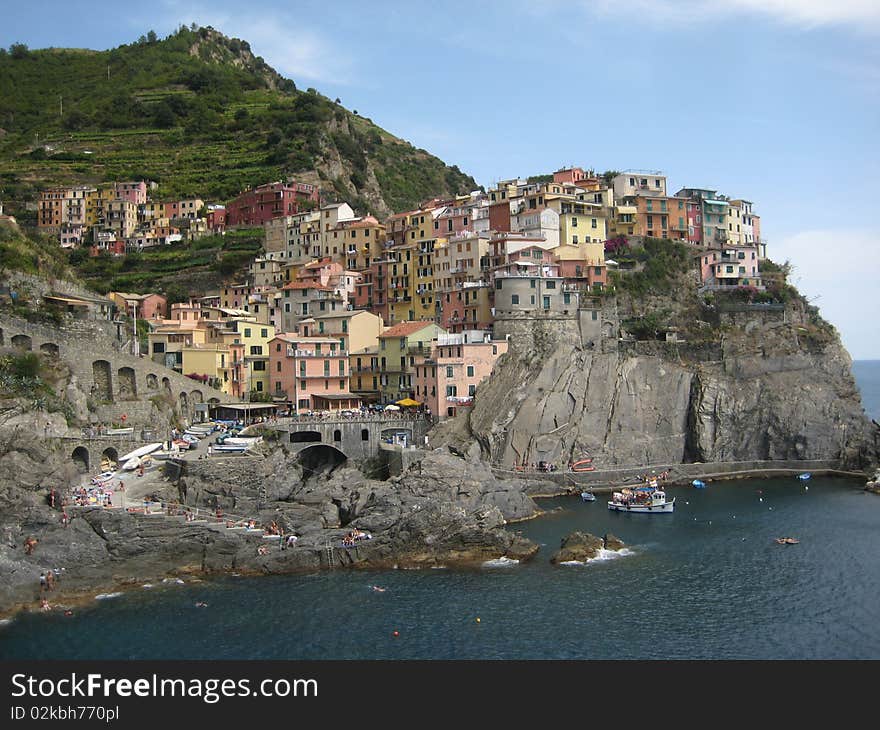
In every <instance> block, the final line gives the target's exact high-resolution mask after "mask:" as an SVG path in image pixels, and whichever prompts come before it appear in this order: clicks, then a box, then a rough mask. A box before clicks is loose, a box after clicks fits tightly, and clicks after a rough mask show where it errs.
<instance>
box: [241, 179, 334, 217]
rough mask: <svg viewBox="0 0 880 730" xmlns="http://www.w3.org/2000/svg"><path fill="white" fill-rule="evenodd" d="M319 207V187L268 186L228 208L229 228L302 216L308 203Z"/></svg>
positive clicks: (243, 197)
mask: <svg viewBox="0 0 880 730" xmlns="http://www.w3.org/2000/svg"><path fill="white" fill-rule="evenodd" d="M306 202H308V203H312V204H314V205H318V204H319V202H320V198H319V195H318V188H316V187H315V186H314V185H307V184H305V183H282V182H275V183H267V184H266V185H260V186H258V187H256V188H253V189H251V190H248V191H246V192H244V193H242V194H241V195H239V196H238V197H237V198H235V199H234V200H232V201H231V202H230V203H229V204H228V205H227V206H226V225H227V226H229V227H230V228H232V227H234V226H262V225H263V224H264V223H265V222H266V221H269V220H272V219H273V218H283V217H284V216H287V215H294V214H296V213H299V212H300V211H301V210H303V209H304V208H305V207H309V206H304V205H303V204H304V203H306Z"/></svg>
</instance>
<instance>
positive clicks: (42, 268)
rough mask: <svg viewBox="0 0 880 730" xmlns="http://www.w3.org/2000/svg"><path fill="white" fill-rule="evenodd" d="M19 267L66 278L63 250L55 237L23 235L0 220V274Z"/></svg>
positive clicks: (44, 274)
mask: <svg viewBox="0 0 880 730" xmlns="http://www.w3.org/2000/svg"><path fill="white" fill-rule="evenodd" d="M6 271H20V272H23V273H25V274H41V275H43V276H47V277H55V278H70V277H71V275H72V274H71V270H70V267H69V266H68V260H67V254H66V252H65V251H63V250H62V249H61V248H60V247H59V246H58V239H57V238H52V237H49V236H38V235H25V234H24V233H22V232H21V231H20V230H19V229H18V228H16V227H14V226H11V225H5V224H2V223H0V274H2V273H3V272H6Z"/></svg>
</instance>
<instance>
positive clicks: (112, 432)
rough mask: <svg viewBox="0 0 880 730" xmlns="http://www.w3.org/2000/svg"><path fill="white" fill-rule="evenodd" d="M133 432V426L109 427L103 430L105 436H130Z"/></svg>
mask: <svg viewBox="0 0 880 730" xmlns="http://www.w3.org/2000/svg"><path fill="white" fill-rule="evenodd" d="M133 433H134V427H133V426H129V427H128V428H110V429H107V430H106V431H105V432H104V435H105V436H131V435H132V434H133Z"/></svg>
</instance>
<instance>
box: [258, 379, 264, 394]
mask: <svg viewBox="0 0 880 730" xmlns="http://www.w3.org/2000/svg"><path fill="white" fill-rule="evenodd" d="M257 390H258V391H259V392H260V393H262V392H263V381H262V380H258V381H257Z"/></svg>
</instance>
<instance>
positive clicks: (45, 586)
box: [40, 573, 49, 596]
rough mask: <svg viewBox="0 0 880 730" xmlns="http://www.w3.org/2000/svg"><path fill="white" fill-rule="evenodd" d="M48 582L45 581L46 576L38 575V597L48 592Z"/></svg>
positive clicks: (43, 574)
mask: <svg viewBox="0 0 880 730" xmlns="http://www.w3.org/2000/svg"><path fill="white" fill-rule="evenodd" d="M48 587H49V586H48V582H47V580H46V574H45V573H40V595H41V596H42V595H43V594H44V593H45V592H46V591H47V590H48Z"/></svg>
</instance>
